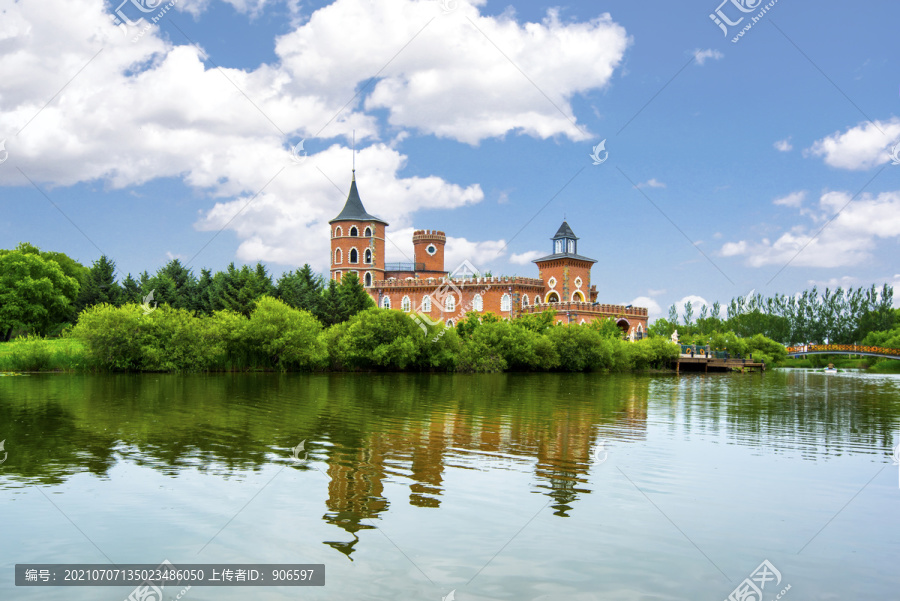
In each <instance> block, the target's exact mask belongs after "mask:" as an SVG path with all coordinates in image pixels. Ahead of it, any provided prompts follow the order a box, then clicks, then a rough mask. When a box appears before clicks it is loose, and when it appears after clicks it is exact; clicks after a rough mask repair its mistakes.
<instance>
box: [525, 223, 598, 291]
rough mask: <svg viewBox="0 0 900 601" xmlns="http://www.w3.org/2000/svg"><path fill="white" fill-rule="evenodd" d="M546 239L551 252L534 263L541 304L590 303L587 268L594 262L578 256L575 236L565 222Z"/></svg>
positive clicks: (589, 271)
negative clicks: (540, 282) (541, 285)
mask: <svg viewBox="0 0 900 601" xmlns="http://www.w3.org/2000/svg"><path fill="white" fill-rule="evenodd" d="M550 240H551V241H552V242H553V247H552V250H553V252H552V253H551V254H549V255H547V256H546V257H541V258H540V259H535V261H534V262H535V263H536V264H537V267H538V270H539V272H540V275H539V276H538V277H539V278H540V279H542V280H543V281H544V298H543V302H544V303H568V302H573V303H585V302H593V301H594V300H595V298H592V297H594V296H595V295H596V291H592V290H591V267H592V266H593V265H594V263H596V262H597V261H596V260H594V259H589V258H587V257H583V256H581V255H579V254H578V236H576V235H575V232H573V231H572V228H571V227H570V226H569V224H568V222H566V221H563V222H562V225H561V226H559V229H558V230H557V231H556V235H554V236H553V238H551V239H550Z"/></svg>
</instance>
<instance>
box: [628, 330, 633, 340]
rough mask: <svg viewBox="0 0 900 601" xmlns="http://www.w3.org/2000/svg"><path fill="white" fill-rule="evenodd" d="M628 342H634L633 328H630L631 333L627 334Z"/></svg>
mask: <svg viewBox="0 0 900 601" xmlns="http://www.w3.org/2000/svg"><path fill="white" fill-rule="evenodd" d="M628 340H630V341H631V342H634V328H631V332H629V333H628Z"/></svg>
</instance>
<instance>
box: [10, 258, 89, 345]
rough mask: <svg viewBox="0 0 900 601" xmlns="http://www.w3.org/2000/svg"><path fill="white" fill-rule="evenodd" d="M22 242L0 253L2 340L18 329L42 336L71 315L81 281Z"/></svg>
mask: <svg viewBox="0 0 900 601" xmlns="http://www.w3.org/2000/svg"><path fill="white" fill-rule="evenodd" d="M35 248H36V247H34V246H32V245H30V244H27V243H23V244H20V245H19V246H18V247H17V248H16V250H0V338H2V339H3V340H9V339H10V338H11V336H12V334H13V332H14V331H15V330H24V331H26V332H29V333H37V334H41V335H45V334H47V332H48V331H49V330H50V329H51V328H52V327H53V326H55V325H58V324H61V323H63V322H64V321H65V320H66V319H68V318H69V317H70V316H71V315H72V307H73V303H74V301H75V299H76V298H77V295H78V290H79V284H78V281H77V280H76V279H75V278H74V277H71V276H67V275H66V274H65V272H64V271H63V269H62V268H61V267H60V266H59V264H58V263H57V262H56V261H55V260H52V259H45V258H44V257H42V256H41V255H40V254H39V253H38V252H33V251H32V249H35Z"/></svg>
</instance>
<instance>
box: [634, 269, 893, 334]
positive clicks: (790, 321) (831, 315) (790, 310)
mask: <svg viewBox="0 0 900 601" xmlns="http://www.w3.org/2000/svg"><path fill="white" fill-rule="evenodd" d="M893 298H894V289H893V287H891V286H889V285H887V284H885V285H884V286H882V287H881V288H880V289H879V288H878V287H876V286H875V285H872V286H871V287H869V288H862V287H860V288H856V289H852V288H850V289H847V290H844V289H843V288H840V287H838V288H837V289H835V290H831V289H829V288H826V289H825V291H824V292H820V291H819V289H818V287H816V286H813V287H812V288H811V289H810V290H804V291H803V292H801V293H798V294H795V295H787V294H775V295H773V296H768V297H764V296H763V295H761V294H752V295H748V296H746V297H744V296H739V297H736V298H733V299H732V300H731V302H730V303H728V305H727V306H726V307H725V315H724V316H723V315H722V309H723V307H722V305H721V304H720V303H719V302H718V301H716V302H715V303H713V304H712V305H711V306H706V305H703V306H702V307H701V308H700V309H699V311H695V309H694V306H693V303H691V302H690V301H688V302H687V303H685V305H684V312H683V313H682V314H681V315H680V316H679V314H678V309H677V308H676V307H675V305H672V306H671V307H669V315H668V319H665V318H663V319H659V320H657V321H655V322H654V323H653V325H651V326H650V328H649V331H650V332H651V333H653V334H657V335H665V336H671V334H672V332H673V331H674V330H675V329H676V328H677V329H678V332H679V335H681V334H685V335H688V336H692V337H696V336H700V337H702V336H709V335H711V334H712V333H714V332H729V331H730V332H734V333H735V334H736V335H738V336H740V337H744V338H746V337H750V336H754V335H756V334H762V335H763V336H766V337H767V338H771V339H773V340H777V341H778V342H780V343H782V344H785V345H791V344H801V343H825V342H826V341H828V342H829V343H831V344H858V343H862V341H863V340H865V339H866V337H867V336H869V335H870V334H871V333H873V332H881V331H887V330H890V329H891V328H893V327H894V326H895V325H896V324H900V320H898V316H897V311H896V310H894V309H893Z"/></svg>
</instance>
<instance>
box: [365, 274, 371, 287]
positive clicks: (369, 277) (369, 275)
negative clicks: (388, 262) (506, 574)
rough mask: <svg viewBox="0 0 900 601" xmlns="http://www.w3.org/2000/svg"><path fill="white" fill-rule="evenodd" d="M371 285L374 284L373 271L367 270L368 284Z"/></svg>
mask: <svg viewBox="0 0 900 601" xmlns="http://www.w3.org/2000/svg"><path fill="white" fill-rule="evenodd" d="M371 285H372V272H371V271H367V272H366V286H371Z"/></svg>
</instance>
